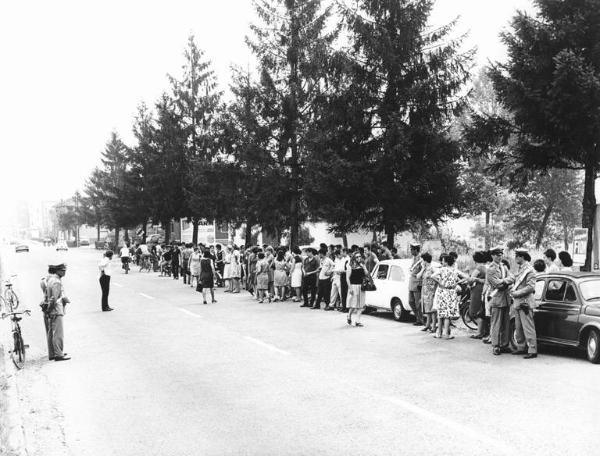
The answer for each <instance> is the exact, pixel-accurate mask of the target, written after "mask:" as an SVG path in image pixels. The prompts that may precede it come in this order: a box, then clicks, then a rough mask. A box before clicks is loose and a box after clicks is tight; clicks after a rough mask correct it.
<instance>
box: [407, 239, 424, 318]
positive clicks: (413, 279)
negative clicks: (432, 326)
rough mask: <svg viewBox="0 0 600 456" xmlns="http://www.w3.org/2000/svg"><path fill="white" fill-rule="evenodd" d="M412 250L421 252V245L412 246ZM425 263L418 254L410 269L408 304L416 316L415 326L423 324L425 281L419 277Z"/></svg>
mask: <svg viewBox="0 0 600 456" xmlns="http://www.w3.org/2000/svg"><path fill="white" fill-rule="evenodd" d="M410 248H411V249H418V250H419V252H420V250H421V244H416V243H413V244H410ZM423 267H424V266H423V261H422V260H421V258H420V257H419V254H417V255H416V256H415V257H414V258H413V262H412V265H411V267H410V275H409V278H408V304H409V305H410V308H411V309H412V311H413V313H414V314H415V318H416V320H417V321H416V322H415V325H422V324H423V308H422V304H421V289H422V286H423V279H422V278H420V277H417V276H418V274H419V272H421V269H423Z"/></svg>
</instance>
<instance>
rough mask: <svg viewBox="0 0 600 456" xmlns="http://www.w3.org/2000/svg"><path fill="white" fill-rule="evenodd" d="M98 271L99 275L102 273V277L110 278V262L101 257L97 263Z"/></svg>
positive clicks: (106, 258)
mask: <svg viewBox="0 0 600 456" xmlns="http://www.w3.org/2000/svg"><path fill="white" fill-rule="evenodd" d="M98 269H99V270H100V275H102V271H104V275H107V276H110V260H109V259H108V257H102V259H101V260H100V262H99V263H98Z"/></svg>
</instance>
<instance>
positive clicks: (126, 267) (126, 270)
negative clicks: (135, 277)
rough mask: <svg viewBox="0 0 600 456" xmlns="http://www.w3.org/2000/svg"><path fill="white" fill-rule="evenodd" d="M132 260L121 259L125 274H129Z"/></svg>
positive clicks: (127, 258)
mask: <svg viewBox="0 0 600 456" xmlns="http://www.w3.org/2000/svg"><path fill="white" fill-rule="evenodd" d="M130 261H131V259H130V258H129V257H121V269H124V270H125V274H129V262H130Z"/></svg>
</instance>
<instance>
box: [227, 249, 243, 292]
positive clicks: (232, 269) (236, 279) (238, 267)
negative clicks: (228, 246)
mask: <svg viewBox="0 0 600 456" xmlns="http://www.w3.org/2000/svg"><path fill="white" fill-rule="evenodd" d="M229 275H230V276H231V281H230V282H231V287H230V288H231V292H232V293H239V292H240V280H241V277H242V263H241V259H240V251H239V250H238V248H237V247H235V246H234V247H232V252H231V263H230V264H229Z"/></svg>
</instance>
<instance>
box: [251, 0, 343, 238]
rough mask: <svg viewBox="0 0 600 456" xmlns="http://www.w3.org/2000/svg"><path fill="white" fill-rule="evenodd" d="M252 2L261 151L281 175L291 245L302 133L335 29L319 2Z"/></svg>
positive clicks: (305, 145) (300, 208) (300, 187)
mask: <svg viewBox="0 0 600 456" xmlns="http://www.w3.org/2000/svg"><path fill="white" fill-rule="evenodd" d="M254 5H255V9H256V12H257V15H258V17H259V18H260V20H261V21H262V24H260V25H256V24H254V25H252V26H251V30H252V32H253V35H254V37H253V39H250V38H248V39H247V43H248V45H249V46H250V49H251V50H252V51H253V52H254V53H255V54H256V56H257V58H258V60H259V70H260V71H259V72H260V77H261V86H262V90H261V91H260V93H261V96H262V97H263V98H264V102H263V103H261V104H262V110H261V117H262V119H263V121H264V122H265V123H266V124H268V125H269V128H270V129H271V135H272V137H273V141H272V144H270V146H269V148H268V149H267V151H265V152H267V153H269V154H271V155H272V156H273V158H274V159H275V161H276V164H277V167H278V169H279V172H278V174H279V175H282V176H285V181H286V182H287V189H286V190H285V191H284V192H283V193H282V194H281V198H280V201H281V202H280V205H281V207H282V208H283V210H284V211H285V213H286V218H285V223H286V224H287V225H288V226H289V227H290V245H298V230H299V227H300V224H301V222H302V221H303V219H304V218H305V217H306V215H307V214H306V211H305V210H304V202H303V199H304V198H303V195H304V190H305V176H306V173H307V172H308V170H307V167H306V164H307V161H308V160H307V159H308V157H309V156H310V154H311V149H310V143H309V142H308V141H307V131H308V130H309V128H310V127H311V126H312V124H313V123H314V122H315V120H316V119H315V115H316V114H317V112H316V110H315V107H316V105H317V103H316V101H317V100H318V99H319V98H320V97H321V96H323V93H324V92H325V82H326V79H327V66H328V59H329V55H330V48H331V45H332V44H333V42H334V40H335V39H336V36H337V29H335V28H330V29H328V26H329V25H330V24H329V20H330V18H331V8H329V7H327V8H323V7H322V3H321V1H320V0H255V1H254Z"/></svg>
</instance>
